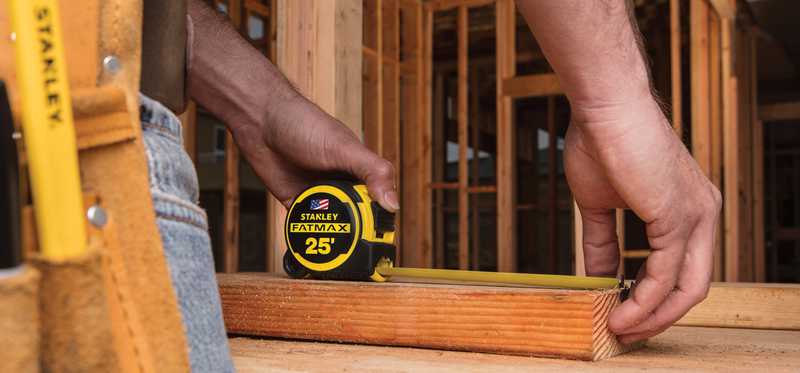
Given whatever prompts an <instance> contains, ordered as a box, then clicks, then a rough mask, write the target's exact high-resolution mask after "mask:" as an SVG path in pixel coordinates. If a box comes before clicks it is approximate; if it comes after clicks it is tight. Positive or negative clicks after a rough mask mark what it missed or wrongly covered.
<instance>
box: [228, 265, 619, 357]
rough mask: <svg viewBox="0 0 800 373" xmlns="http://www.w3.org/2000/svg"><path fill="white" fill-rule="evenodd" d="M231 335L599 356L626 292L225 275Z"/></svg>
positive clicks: (612, 341)
mask: <svg viewBox="0 0 800 373" xmlns="http://www.w3.org/2000/svg"><path fill="white" fill-rule="evenodd" d="M218 280H219V285H220V294H221V296H222V309H223V315H224V318H225V326H226V328H227V329H228V332H229V333H234V334H244V335H259V336H269V337H278V338H292V339H306V340H316V341H336V342H351V343H362V344H374V345H392V346H412V347H424V348H437V349H444V350H461V351H475V352H491V353H500V354H510V355H525V356H548V357H560V358H568V359H580V360H600V359H604V358H607V357H611V356H614V355H618V354H620V353H623V352H625V351H626V350H627V349H628V348H627V347H624V346H622V345H620V344H619V343H618V342H617V340H616V338H615V337H614V335H613V334H611V332H610V331H609V330H608V328H607V326H606V323H607V321H608V315H609V314H610V313H611V310H612V309H613V308H614V307H615V306H616V305H617V304H619V292H618V291H617V290H606V291H590V290H555V289H537V288H518V287H493V286H473V285H447V284H416V283H413V284H412V283H372V282H346V281H316V280H291V279H287V278H281V277H277V276H273V275H269V274H243V273H240V274H235V275H227V274H220V275H218Z"/></svg>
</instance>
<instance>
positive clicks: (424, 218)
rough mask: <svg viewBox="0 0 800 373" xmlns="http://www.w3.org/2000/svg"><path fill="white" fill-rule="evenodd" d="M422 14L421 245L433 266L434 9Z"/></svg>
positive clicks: (425, 256) (420, 77) (428, 265)
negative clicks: (431, 146) (432, 124)
mask: <svg viewBox="0 0 800 373" xmlns="http://www.w3.org/2000/svg"><path fill="white" fill-rule="evenodd" d="M418 9H419V17H420V19H421V21H422V25H423V32H421V33H417V37H418V40H417V45H418V46H419V47H420V58H419V60H418V70H417V71H419V73H418V74H417V78H418V79H419V84H418V86H417V87H418V89H419V92H418V94H417V98H418V99H419V100H420V101H419V104H418V105H419V106H418V107H419V109H418V111H417V113H418V115H419V122H418V123H419V125H420V137H419V140H420V142H419V146H420V147H421V150H422V151H421V154H420V160H421V161H422V164H421V167H420V171H421V173H422V174H421V175H420V178H419V182H420V191H421V193H420V194H419V196H418V200H419V202H420V204H421V205H420V219H419V220H418V222H419V224H421V225H422V227H423V229H424V231H423V232H422V235H421V242H420V248H421V250H422V257H423V258H425V263H424V264H425V266H426V267H430V266H431V261H432V259H433V255H432V249H431V242H432V240H431V235H432V234H433V231H432V229H431V224H430V222H431V210H430V208H429V206H430V205H431V190H430V189H429V188H427V187H426V186H427V185H428V184H429V183H430V182H431V152H430V146H428V145H427V144H430V142H431V116H432V111H433V108H432V105H431V100H432V98H433V94H432V91H433V11H430V10H425V11H423V9H422V5H420V6H419V8H418Z"/></svg>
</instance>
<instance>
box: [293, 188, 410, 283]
mask: <svg viewBox="0 0 800 373" xmlns="http://www.w3.org/2000/svg"><path fill="white" fill-rule="evenodd" d="M394 227H395V224H394V214H392V213H390V212H388V211H386V210H385V209H383V208H382V207H381V206H380V205H379V204H378V203H377V202H375V201H372V199H371V198H370V197H369V194H368V192H367V188H366V186H364V185H361V184H354V183H352V182H349V181H329V182H324V183H319V184H317V185H314V186H312V187H310V188H308V189H306V190H305V191H304V192H303V193H301V194H300V195H299V196H298V197H297V198H296V199H295V201H294V203H292V206H291V207H290V208H289V213H288V214H287V215H286V224H285V228H284V231H285V236H286V244H287V246H288V249H289V250H287V251H286V253H285V254H284V257H283V268H284V270H285V271H286V273H287V274H288V275H289V276H291V277H294V278H304V277H312V278H317V279H337V280H373V281H383V280H384V279H383V277H382V276H381V275H379V274H378V273H376V272H375V267H376V265H377V264H378V261H379V260H381V259H386V260H389V261H391V262H394V261H395V251H396V249H395V246H394V229H395V228H394Z"/></svg>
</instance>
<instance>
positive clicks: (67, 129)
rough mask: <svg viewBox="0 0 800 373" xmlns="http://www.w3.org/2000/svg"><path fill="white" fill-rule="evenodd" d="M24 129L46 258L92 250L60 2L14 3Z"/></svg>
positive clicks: (11, 4)
mask: <svg viewBox="0 0 800 373" xmlns="http://www.w3.org/2000/svg"><path fill="white" fill-rule="evenodd" d="M8 3H9V10H10V12H9V14H10V16H11V26H12V30H13V32H14V33H15V35H16V40H15V43H14V51H15V56H16V60H15V61H16V70H17V84H18V87H19V93H20V103H21V104H22V113H21V114H22V129H23V138H24V139H25V149H26V152H27V157H28V169H29V172H30V178H31V191H32V193H33V203H34V207H35V209H36V225H37V233H38V238H39V247H40V249H41V252H42V255H44V256H45V257H48V258H53V259H65V258H69V257H74V256H77V255H80V254H82V253H83V252H84V251H85V250H86V231H85V227H84V220H83V219H84V217H83V201H82V196H81V186H80V174H79V173H78V150H77V147H76V146H75V128H74V125H73V120H72V100H71V98H70V94H69V86H68V83H67V66H66V64H65V62H64V45H63V44H62V40H63V39H62V37H61V21H60V19H59V12H58V4H57V3H58V1H57V0H10V1H9V2H8Z"/></svg>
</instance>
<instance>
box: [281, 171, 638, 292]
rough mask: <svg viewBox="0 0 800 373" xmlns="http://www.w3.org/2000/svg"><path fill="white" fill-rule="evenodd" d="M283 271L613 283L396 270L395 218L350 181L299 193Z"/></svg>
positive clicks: (556, 284) (559, 284)
mask: <svg viewBox="0 0 800 373" xmlns="http://www.w3.org/2000/svg"><path fill="white" fill-rule="evenodd" d="M284 229H285V235H286V244H287V246H288V250H287V251H286V253H285V254H284V256H283V268H284V270H285V271H286V273H287V274H288V275H289V276H291V277H293V278H316V279H324V280H372V281H378V282H383V281H387V280H389V279H390V278H391V277H393V276H394V277H404V278H414V279H427V280H431V279H434V280H449V281H462V282H481V283H494V284H514V285H529V286H539V287H550V288H565V289H609V288H615V287H617V286H620V287H621V286H622V284H621V283H620V282H619V281H618V280H617V279H614V278H606V277H584V276H580V277H579V276H565V275H546V274H530V273H507V272H484V271H462V270H450V269H430V268H400V267H395V266H394V263H395V257H396V248H395V246H394V234H395V232H394V229H395V223H394V214H392V213H390V212H388V211H386V210H385V209H384V208H383V207H381V206H380V205H379V204H378V203H377V202H376V201H373V200H372V199H371V198H370V196H369V193H368V192H367V187H366V186H365V185H362V184H356V183H353V182H350V181H329V182H323V183H319V184H317V185H314V186H312V187H310V188H308V189H306V190H305V191H304V192H303V193H301V194H300V195H299V196H298V197H297V198H296V199H295V201H294V203H292V206H291V207H290V208H289V213H288V214H287V215H286V225H285V228H284Z"/></svg>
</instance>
